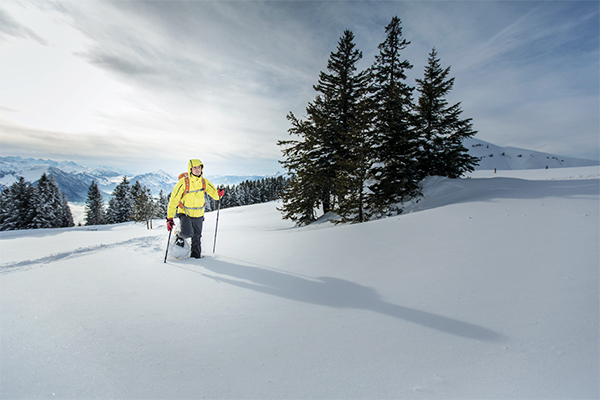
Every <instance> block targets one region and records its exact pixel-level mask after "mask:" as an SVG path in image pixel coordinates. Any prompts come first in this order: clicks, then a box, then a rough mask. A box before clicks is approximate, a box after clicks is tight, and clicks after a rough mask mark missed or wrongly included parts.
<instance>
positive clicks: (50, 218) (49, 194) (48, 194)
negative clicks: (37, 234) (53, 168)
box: [31, 173, 63, 229]
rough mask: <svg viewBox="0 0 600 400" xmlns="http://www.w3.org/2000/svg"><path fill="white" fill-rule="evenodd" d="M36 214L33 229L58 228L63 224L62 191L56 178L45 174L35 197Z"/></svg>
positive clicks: (32, 223) (39, 181)
mask: <svg viewBox="0 0 600 400" xmlns="http://www.w3.org/2000/svg"><path fill="white" fill-rule="evenodd" d="M33 200H34V203H35V212H34V216H33V219H32V221H31V228H33V229H40V228H58V227H60V226H61V224H62V222H63V205H62V198H61V193H60V189H59V188H58V186H57V185H56V182H55V181H54V177H53V176H50V177H48V176H47V175H46V173H43V174H42V176H41V177H40V179H39V180H38V185H37V188H36V190H35V195H34V199H33Z"/></svg>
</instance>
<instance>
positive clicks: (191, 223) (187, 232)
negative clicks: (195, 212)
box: [177, 214, 204, 258]
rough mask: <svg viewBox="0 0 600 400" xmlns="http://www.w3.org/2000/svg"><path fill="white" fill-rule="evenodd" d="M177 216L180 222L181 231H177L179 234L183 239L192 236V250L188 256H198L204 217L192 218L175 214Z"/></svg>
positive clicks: (200, 247)
mask: <svg viewBox="0 0 600 400" xmlns="http://www.w3.org/2000/svg"><path fill="white" fill-rule="evenodd" d="M177 216H178V217H179V222H180V223H181V232H179V236H180V237H182V238H184V239H187V238H192V251H191V254H190V257H192V258H200V255H201V254H202V243H201V239H202V223H203V222H204V217H200V218H192V217H188V216H187V215H185V214H177Z"/></svg>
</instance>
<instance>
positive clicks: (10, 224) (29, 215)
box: [3, 176, 35, 230]
mask: <svg viewBox="0 0 600 400" xmlns="http://www.w3.org/2000/svg"><path fill="white" fill-rule="evenodd" d="M5 193H6V200H5V205H4V207H5V211H4V213H5V219H4V223H3V225H4V228H3V229H4V230H18V229H31V228H32V227H33V226H32V225H33V224H32V221H33V218H34V216H35V203H34V197H35V188H34V187H33V186H32V185H31V184H29V182H27V181H25V178H23V177H22V176H21V177H19V180H18V181H17V182H15V183H13V184H12V185H11V186H10V187H9V189H8V191H6V192H5Z"/></svg>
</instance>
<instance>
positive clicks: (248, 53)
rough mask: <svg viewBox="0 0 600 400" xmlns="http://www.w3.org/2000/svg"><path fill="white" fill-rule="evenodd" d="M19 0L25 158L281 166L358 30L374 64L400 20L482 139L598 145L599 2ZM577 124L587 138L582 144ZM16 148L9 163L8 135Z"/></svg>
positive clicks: (14, 93)
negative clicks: (447, 75)
mask: <svg viewBox="0 0 600 400" xmlns="http://www.w3.org/2000/svg"><path fill="white" fill-rule="evenodd" d="M6 4H8V5H7V6H6V7H4V4H3V9H1V10H3V13H0V19H1V20H0V22H1V21H3V20H6V21H8V23H7V24H0V35H2V38H4V39H6V38H9V39H11V44H10V46H7V45H6V42H4V46H3V48H2V55H3V60H9V61H8V62H3V80H4V83H3V92H4V94H3V93H0V111H2V113H3V114H2V115H3V119H4V124H5V125H4V127H5V128H6V129H12V130H13V131H11V132H14V134H12V135H11V136H15V134H16V135H24V136H23V140H22V141H18V140H16V141H15V140H13V141H11V142H10V145H11V149H14V151H17V149H18V146H19V145H21V146H24V145H26V143H25V140H26V138H28V139H27V145H29V146H34V147H31V148H36V149H40V151H41V149H43V148H44V146H45V147H46V148H48V149H49V150H52V151H56V153H57V154H65V156H66V154H67V151H68V150H67V144H68V143H69V142H72V143H77V146H71V148H72V149H77V150H75V151H74V157H75V156H77V155H78V154H77V152H80V153H81V152H83V151H86V152H90V153H91V154H93V155H94V157H98V158H100V157H104V156H105V157H108V159H111V160H118V159H119V157H122V159H123V160H125V159H132V160H133V159H134V160H135V162H136V163H139V162H142V161H143V159H144V157H146V159H148V158H150V159H152V160H153V162H154V163H156V164H164V165H167V166H168V165H171V163H175V162H176V160H178V159H179V157H182V158H187V157H200V158H202V159H203V160H208V161H207V162H209V163H212V165H214V166H219V167H220V168H222V169H223V170H227V169H229V170H231V171H233V170H238V169H240V168H242V169H244V172H245V173H255V170H259V169H260V170H265V169H266V168H277V159H278V158H279V157H280V154H281V153H280V151H279V148H278V147H277V146H276V142H277V140H280V139H286V138H287V137H288V135H287V130H288V128H289V122H288V121H287V120H286V118H285V116H286V115H287V114H288V112H290V111H293V112H294V113H295V114H296V115H297V116H299V117H301V118H302V116H303V115H304V110H305V107H306V105H307V104H308V102H310V101H312V100H314V96H315V94H316V93H315V92H314V90H313V89H312V85H313V84H315V83H316V82H317V80H318V76H319V72H320V71H324V70H325V69H326V66H327V60H328V58H329V55H330V53H331V52H332V51H335V49H336V46H337V43H338V40H339V38H340V36H341V35H342V34H343V31H344V30H345V29H350V30H352V31H353V32H354V34H355V37H356V42H357V47H358V49H359V50H361V51H363V54H364V58H363V60H362V61H361V64H360V66H361V67H362V68H366V67H368V66H369V65H370V64H371V63H372V62H373V57H374V55H375V54H376V53H377V51H378V50H377V46H378V44H379V43H381V42H383V40H384V39H385V26H386V25H387V24H388V23H389V21H390V20H391V18H392V17H393V16H395V15H397V16H399V17H400V18H401V19H402V21H403V33H404V36H405V38H406V39H408V40H410V41H411V42H412V43H411V44H410V45H409V47H408V48H407V49H406V50H405V53H404V56H405V58H407V59H408V60H409V61H410V62H411V63H412V64H413V65H414V68H413V69H412V70H411V71H410V72H409V74H408V75H409V79H410V80H411V81H409V84H411V83H412V84H413V85H414V78H418V77H421V76H422V74H423V69H424V67H425V64H426V62H427V55H428V53H429V51H430V50H431V48H432V47H433V46H435V47H436V48H437V50H438V52H439V54H440V57H441V62H442V65H443V66H449V65H451V66H452V69H451V75H452V76H455V77H456V84H455V88H454V91H453V92H452V94H451V98H450V100H451V102H458V101H461V102H462V105H463V109H464V116H465V117H472V118H473V119H474V123H475V127H476V129H478V130H479V131H480V133H479V134H478V136H479V137H481V139H483V140H489V141H492V142H496V143H498V144H500V145H511V146H515V147H525V146H526V145H527V146H530V147H532V148H533V149H535V150H543V149H542V148H544V149H546V148H549V147H552V148H556V149H557V152H559V153H561V154H563V153H564V152H560V149H561V148H564V149H565V150H568V151H569V154H563V155H565V156H569V155H570V156H578V154H579V155H582V154H586V155H589V154H590V152H592V153H593V149H596V150H597V149H598V144H597V143H596V144H594V143H593V142H594V140H597V131H598V117H597V114H598V112H597V109H596V110H594V108H593V106H594V104H596V103H597V101H596V102H593V100H594V99H595V98H597V97H598V86H599V84H598V75H597V71H598V64H599V63H598V47H599V45H598V36H599V35H598V7H597V5H596V4H593V3H585V2H573V3H572V2H471V1H466V2H461V1H452V2H404V1H391V2H387V1H386V2H379V1H372V2H369V1H351V2H338V1H92V0H89V1H85V2H81V1H68V0H63V1H59V2H46V1H41V2H31V3H26V4H27V6H26V7H24V6H23V5H21V3H6ZM7 16H8V17H7ZM30 17H31V18H30ZM33 17H35V18H33ZM34 21H35V23H34ZM28 27H29V28H28ZM11 32H12V33H11ZM40 39H41V40H40ZM42 41H43V42H45V43H51V45H45V46H42ZM0 44H2V43H0ZM17 45H18V46H17ZM19 46H20V47H19ZM41 48H44V50H43V51H42V50H40V49H41ZM25 55H27V57H25ZM29 60H42V62H36V63H32V62H30V61H29ZM6 66H9V67H10V68H6ZM6 78H8V79H6ZM23 83H24V84H23ZM8 89H10V90H8ZM7 90H8V91H7ZM6 93H9V94H8V95H7V94H6ZM589 104H591V105H589ZM8 109H10V110H14V111H12V112H8V111H7V110H8ZM569 121H570V124H569ZM569 127H573V129H571V130H570V131H569V132H572V133H570V134H569V135H571V134H575V135H577V138H578V139H577V140H570V139H567V137H569V136H568V135H567V134H565V129H569ZM575 127H576V128H575ZM594 130H595V131H594ZM590 132H591V133H590ZM36 140H37V141H39V143H38V142H36ZM2 142H3V143H2V144H3V148H2V151H5V149H6V147H5V146H4V135H3V138H2ZM40 143H41V144H40ZM567 143H568V144H569V145H568V146H567ZM571 143H585V148H583V147H577V146H575V145H571ZM590 143H591V144H590ZM59 144H60V146H59ZM111 146H113V147H114V151H110V148H111ZM590 148H591V149H592V150H590ZM124 149H127V150H124ZM578 149H579V150H578ZM23 151H26V150H23ZM71 151H73V150H71ZM42 156H44V157H46V158H47V156H45V155H43V154H42ZM74 157H73V158H74ZM596 158H597V157H596ZM267 165H268V167H266V166H267ZM270 172H274V171H270ZM267 173H268V172H267Z"/></svg>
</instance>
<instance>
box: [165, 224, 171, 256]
mask: <svg viewBox="0 0 600 400" xmlns="http://www.w3.org/2000/svg"><path fill="white" fill-rule="evenodd" d="M170 243H171V231H169V240H167V251H165V263H166V262H167V254H169V244H170Z"/></svg>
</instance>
